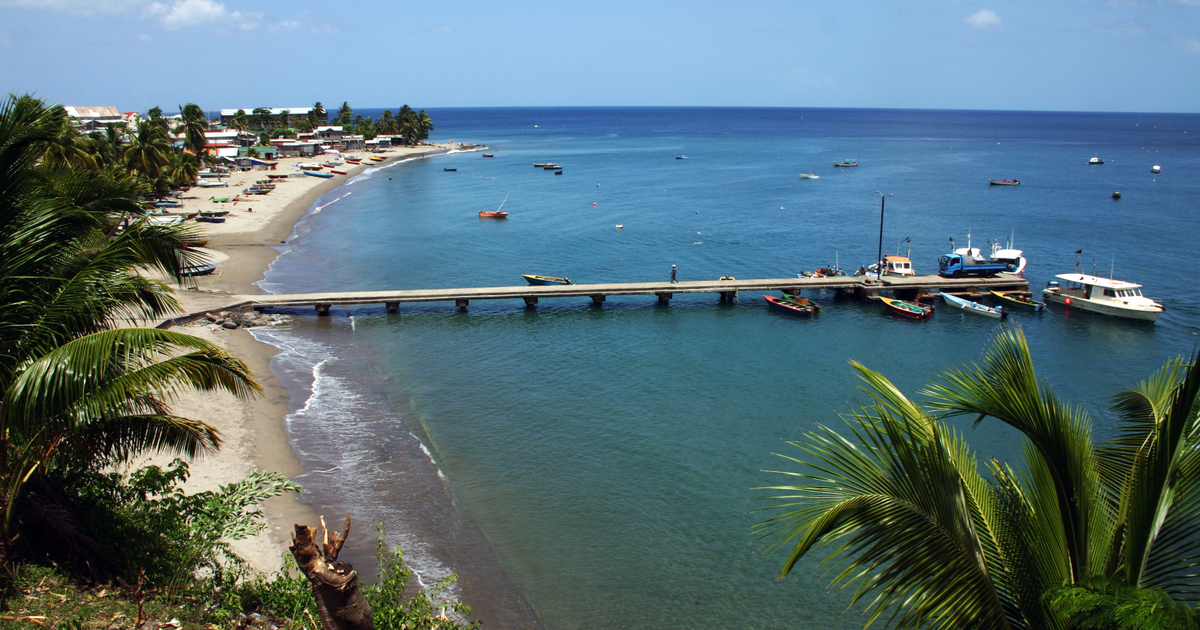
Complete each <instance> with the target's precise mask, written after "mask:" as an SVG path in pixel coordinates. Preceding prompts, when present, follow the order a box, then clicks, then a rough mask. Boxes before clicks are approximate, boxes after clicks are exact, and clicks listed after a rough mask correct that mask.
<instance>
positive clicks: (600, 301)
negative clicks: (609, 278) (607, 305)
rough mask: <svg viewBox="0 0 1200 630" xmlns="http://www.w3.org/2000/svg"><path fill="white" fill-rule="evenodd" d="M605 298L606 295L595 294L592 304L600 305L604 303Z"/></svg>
mask: <svg viewBox="0 0 1200 630" xmlns="http://www.w3.org/2000/svg"><path fill="white" fill-rule="evenodd" d="M604 298H605V296H603V295H593V296H592V305H593V306H600V305H601V304H603V303H604Z"/></svg>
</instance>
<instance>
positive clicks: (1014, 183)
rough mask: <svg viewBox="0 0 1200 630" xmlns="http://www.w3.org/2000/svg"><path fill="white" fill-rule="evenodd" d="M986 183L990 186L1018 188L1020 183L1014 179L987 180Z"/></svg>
mask: <svg viewBox="0 0 1200 630" xmlns="http://www.w3.org/2000/svg"><path fill="white" fill-rule="evenodd" d="M988 183H989V184H991V185H992V186H1020V185H1021V182H1019V181H1017V180H1015V179H989V180H988Z"/></svg>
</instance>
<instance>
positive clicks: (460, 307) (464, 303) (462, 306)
mask: <svg viewBox="0 0 1200 630" xmlns="http://www.w3.org/2000/svg"><path fill="white" fill-rule="evenodd" d="M470 303H471V300H454V305H455V306H457V307H458V310H460V311H465V310H467V305H468V304H470Z"/></svg>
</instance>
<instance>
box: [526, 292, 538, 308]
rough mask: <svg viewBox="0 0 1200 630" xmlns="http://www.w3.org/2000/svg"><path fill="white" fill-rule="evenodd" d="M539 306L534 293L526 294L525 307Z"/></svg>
mask: <svg viewBox="0 0 1200 630" xmlns="http://www.w3.org/2000/svg"><path fill="white" fill-rule="evenodd" d="M535 306H537V298H536V297H534V296H532V295H526V296H525V308H534V307H535Z"/></svg>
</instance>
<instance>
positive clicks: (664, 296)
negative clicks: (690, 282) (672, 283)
mask: <svg viewBox="0 0 1200 630" xmlns="http://www.w3.org/2000/svg"><path fill="white" fill-rule="evenodd" d="M654 295H657V296H658V303H659V304H670V303H671V298H673V297H675V296H674V295H673V294H671V293H655V294H654Z"/></svg>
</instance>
